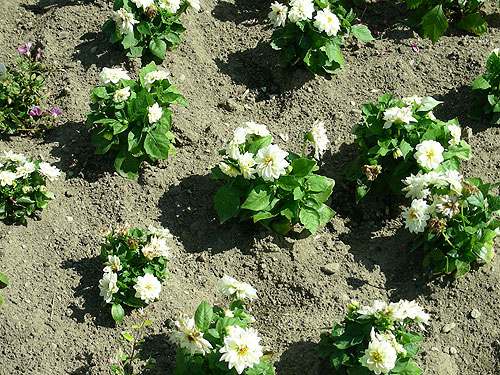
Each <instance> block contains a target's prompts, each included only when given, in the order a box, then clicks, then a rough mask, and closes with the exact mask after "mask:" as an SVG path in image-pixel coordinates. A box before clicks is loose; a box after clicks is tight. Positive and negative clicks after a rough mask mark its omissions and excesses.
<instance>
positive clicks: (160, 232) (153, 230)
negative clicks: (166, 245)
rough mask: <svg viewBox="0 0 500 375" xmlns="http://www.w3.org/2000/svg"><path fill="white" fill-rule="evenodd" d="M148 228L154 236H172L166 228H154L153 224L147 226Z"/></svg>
mask: <svg viewBox="0 0 500 375" xmlns="http://www.w3.org/2000/svg"><path fill="white" fill-rule="evenodd" d="M148 230H149V231H150V232H151V233H152V234H153V235H154V236H156V237H164V238H172V237H173V235H172V233H170V230H168V228H161V227H160V228H156V227H154V226H153V225H151V224H150V225H149V226H148Z"/></svg>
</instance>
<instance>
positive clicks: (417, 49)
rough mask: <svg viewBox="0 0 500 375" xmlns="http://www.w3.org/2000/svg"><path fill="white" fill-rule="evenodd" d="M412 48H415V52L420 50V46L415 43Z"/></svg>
mask: <svg viewBox="0 0 500 375" xmlns="http://www.w3.org/2000/svg"><path fill="white" fill-rule="evenodd" d="M411 49H412V50H414V51H415V52H420V48H418V46H417V45H416V44H415V43H412V44H411Z"/></svg>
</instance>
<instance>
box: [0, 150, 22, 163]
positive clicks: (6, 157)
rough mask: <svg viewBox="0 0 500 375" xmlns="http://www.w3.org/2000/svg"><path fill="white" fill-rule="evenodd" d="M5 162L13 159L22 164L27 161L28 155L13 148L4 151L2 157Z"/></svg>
mask: <svg viewBox="0 0 500 375" xmlns="http://www.w3.org/2000/svg"><path fill="white" fill-rule="evenodd" d="M0 160H1V161H3V162H8V161H13V162H14V163H18V164H22V163H24V162H25V161H26V156H24V155H23V154H15V153H14V152H12V150H9V151H4V152H3V156H2V157H0Z"/></svg>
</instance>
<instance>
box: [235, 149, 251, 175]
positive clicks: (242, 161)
mask: <svg viewBox="0 0 500 375" xmlns="http://www.w3.org/2000/svg"><path fill="white" fill-rule="evenodd" d="M253 157H254V154H252V153H251V152H245V153H244V154H243V155H240V157H239V159H238V165H239V167H240V171H241V174H242V176H243V177H244V178H246V179H247V180H251V179H253V178H255V176H254V174H255V168H254V167H253V166H254V165H255V160H254V158H253Z"/></svg>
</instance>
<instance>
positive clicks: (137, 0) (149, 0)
mask: <svg viewBox="0 0 500 375" xmlns="http://www.w3.org/2000/svg"><path fill="white" fill-rule="evenodd" d="M131 1H132V2H133V3H134V4H135V6H136V7H137V8H142V9H146V8H147V7H150V6H152V5H154V4H155V1H154V0H131Z"/></svg>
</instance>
